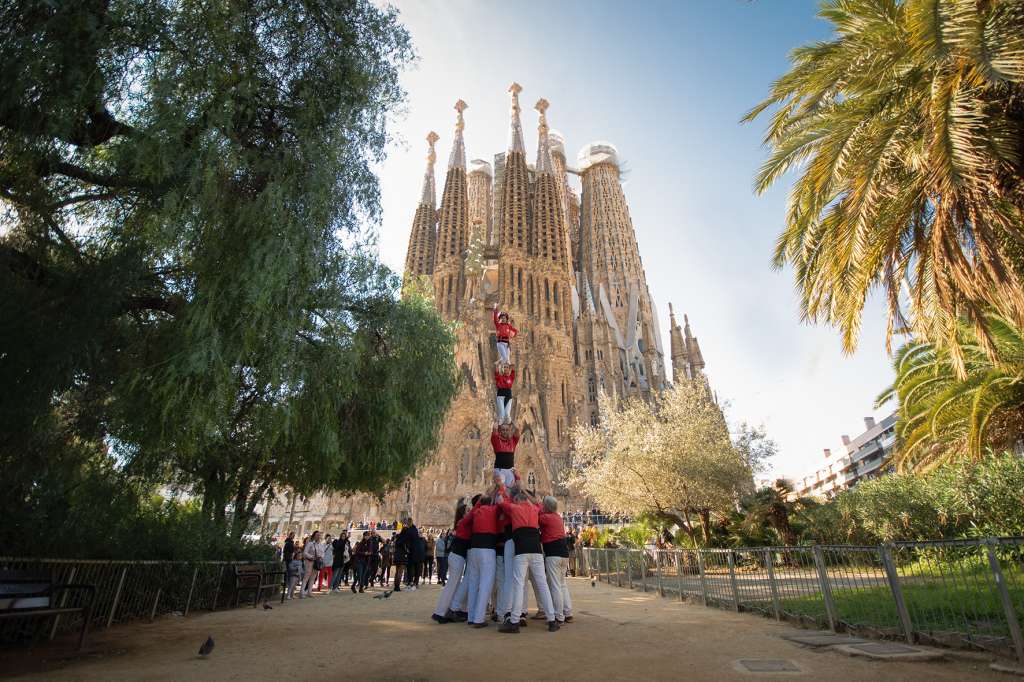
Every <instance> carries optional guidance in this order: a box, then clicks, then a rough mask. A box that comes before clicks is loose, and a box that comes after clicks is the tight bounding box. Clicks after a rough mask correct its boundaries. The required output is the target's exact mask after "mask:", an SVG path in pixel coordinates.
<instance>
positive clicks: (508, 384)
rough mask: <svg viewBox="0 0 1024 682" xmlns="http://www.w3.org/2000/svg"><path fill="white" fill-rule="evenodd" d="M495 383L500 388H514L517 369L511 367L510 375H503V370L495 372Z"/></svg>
mask: <svg viewBox="0 0 1024 682" xmlns="http://www.w3.org/2000/svg"><path fill="white" fill-rule="evenodd" d="M494 383H495V385H496V386H497V387H498V388H512V385H513V384H514V383H516V369H515V367H511V368H510V369H509V371H508V374H502V373H501V370H499V369H496V370H494Z"/></svg>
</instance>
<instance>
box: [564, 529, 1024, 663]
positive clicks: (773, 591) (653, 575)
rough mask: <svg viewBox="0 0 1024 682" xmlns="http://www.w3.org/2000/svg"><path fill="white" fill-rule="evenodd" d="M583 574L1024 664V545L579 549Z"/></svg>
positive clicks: (1004, 541) (1021, 541)
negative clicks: (973, 650)
mask: <svg viewBox="0 0 1024 682" xmlns="http://www.w3.org/2000/svg"><path fill="white" fill-rule="evenodd" d="M577 560H578V566H579V568H580V569H581V570H582V572H583V574H585V575H589V576H592V577H594V578H596V579H598V580H600V581H602V582H606V583H608V584H611V585H616V586H620V587H629V588H632V589H640V590H643V591H645V592H647V591H651V592H657V593H658V594H660V595H662V596H672V595H674V596H675V597H676V598H678V599H680V600H699V601H700V602H701V603H702V604H704V605H705V606H717V607H719V608H726V609H730V610H733V611H752V612H756V613H760V614H763V615H765V616H768V617H770V618H775V619H777V620H786V621H789V622H793V623H797V624H799V625H801V626H803V627H812V628H822V629H826V628H827V629H830V630H832V631H834V632H849V633H851V634H855V635H858V636H865V637H874V638H880V639H901V640H905V641H907V642H908V643H922V644H931V645H940V646H949V647H958V648H972V649H980V650H985V651H990V652H992V653H995V654H997V655H1000V656H1008V657H1013V658H1016V659H1017V660H1018V661H1019V662H1021V663H1024V635H1022V634H1021V633H1022V629H1024V628H1022V622H1021V618H1022V617H1024V538H986V539H978V540H938V541H932V542H900V543H894V544H887V545H880V546H853V545H815V546H808V547H752V548H740V549H701V550H689V549H673V550H656V549H622V548H619V549H598V548H590V547H581V548H579V556H578V559H577Z"/></svg>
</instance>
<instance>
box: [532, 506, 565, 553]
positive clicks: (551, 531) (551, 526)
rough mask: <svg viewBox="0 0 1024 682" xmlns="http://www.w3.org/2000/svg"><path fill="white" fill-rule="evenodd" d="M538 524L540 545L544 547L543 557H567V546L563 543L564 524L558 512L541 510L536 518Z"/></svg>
mask: <svg viewBox="0 0 1024 682" xmlns="http://www.w3.org/2000/svg"><path fill="white" fill-rule="evenodd" d="M537 521H538V522H539V523H540V544H541V545H543V547H544V556H560V557H568V556H569V546H568V545H567V544H566V543H565V524H564V523H563V522H562V515H561V514H559V513H558V512H547V511H543V510H541V512H540V514H539V515H538V516H537Z"/></svg>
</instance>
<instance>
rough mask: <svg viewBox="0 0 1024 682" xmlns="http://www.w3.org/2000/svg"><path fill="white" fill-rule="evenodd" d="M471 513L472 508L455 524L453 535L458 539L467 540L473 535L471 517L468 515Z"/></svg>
mask: <svg viewBox="0 0 1024 682" xmlns="http://www.w3.org/2000/svg"><path fill="white" fill-rule="evenodd" d="M471 513H472V510H470V511H468V512H466V514H465V516H463V517H462V518H461V519H459V522H458V523H456V524H455V537H457V538H459V539H460V540H468V539H469V538H470V536H471V535H473V517H472V516H470V514H471Z"/></svg>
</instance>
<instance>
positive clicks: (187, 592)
mask: <svg viewBox="0 0 1024 682" xmlns="http://www.w3.org/2000/svg"><path fill="white" fill-rule="evenodd" d="M254 564H255V565H258V566H262V567H263V569H264V570H270V571H275V570H281V564H280V563H279V562H276V561H255V562H253V561H238V562H230V561H204V562H194V563H193V562H184V561H102V560H80V559H26V558H17V557H0V570H10V571H25V572H29V573H33V574H39V575H49V576H51V578H52V580H53V581H54V582H57V583H85V584H89V585H94V586H95V587H96V594H95V597H94V599H93V602H92V615H91V620H90V623H89V629H90V630H93V629H95V628H101V627H110V626H111V625H114V624H120V623H129V622H132V621H139V620H144V619H145V620H149V621H152V620H153V619H154V618H156V617H157V616H158V615H165V614H176V615H180V616H188V615H189V613H191V612H194V611H197V610H210V611H212V610H215V609H217V608H225V607H228V606H234V598H235V592H234V585H235V583H234V571H232V570H231V567H232V566H234V565H254ZM86 598H87V597H86V595H85V594H82V593H62V594H60V595H59V596H58V597H57V603H56V604H53V606H59V607H69V608H72V607H76V606H82V605H83V604H82V600H83V599H86ZM83 617H84V615H83V614H64V615H59V616H55V617H53V618H52V619H50V620H44V619H39V618H36V619H33V618H24V619H22V618H12V619H9V620H5V621H3V622H2V623H0V643H9V642H15V641H20V640H23V639H27V638H29V637H32V638H35V637H38V636H39V631H38V628H39V627H45V628H46V631H45V632H44V633H43V634H45V635H46V636H48V637H49V638H50V639H53V638H54V637H55V636H57V635H60V634H63V633H66V632H72V631H77V630H78V629H79V628H80V627H81V623H82V621H81V619H82V618H83Z"/></svg>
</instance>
